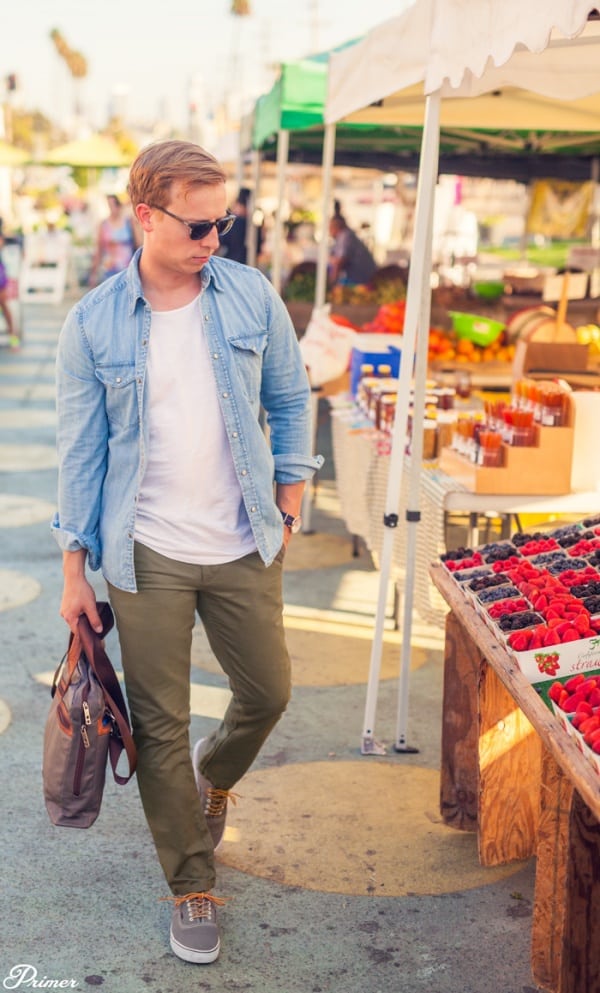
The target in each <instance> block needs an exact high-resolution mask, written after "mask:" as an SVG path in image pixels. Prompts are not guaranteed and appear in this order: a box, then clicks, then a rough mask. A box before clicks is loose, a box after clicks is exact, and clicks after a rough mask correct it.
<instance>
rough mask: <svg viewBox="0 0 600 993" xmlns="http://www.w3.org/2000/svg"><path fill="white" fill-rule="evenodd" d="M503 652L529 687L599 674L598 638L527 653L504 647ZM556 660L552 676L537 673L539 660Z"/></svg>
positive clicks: (536, 649)
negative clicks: (511, 659) (515, 664)
mask: <svg viewBox="0 0 600 993" xmlns="http://www.w3.org/2000/svg"><path fill="white" fill-rule="evenodd" d="M506 650H507V651H508V652H510V654H511V655H512V657H513V658H514V659H515V661H516V663H517V665H518V666H519V669H520V670H521V672H522V673H523V675H524V676H525V678H526V679H528V680H529V682H530V683H534V684H543V683H547V682H548V681H550V682H551V683H553V682H554V681H555V680H557V679H563V678H564V677H567V676H574V675H575V674H576V673H578V672H582V673H584V675H586V676H588V675H591V674H592V673H595V672H597V671H598V670H600V635H598V636H597V637H595V638H582V639H581V640H580V641H568V642H567V643H566V644H564V645H551V646H550V647H549V648H534V649H532V650H531V651H528V652H515V651H513V649H512V648H511V647H510V645H509V644H508V643H506ZM550 655H552V656H554V657H556V656H558V660H557V669H556V672H555V673H554V674H553V675H549V674H548V673H544V672H543V671H542V670H541V669H540V665H541V664H542V663H543V660H544V659H545V658H546V657H548V656H550Z"/></svg>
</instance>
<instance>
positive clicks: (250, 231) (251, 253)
mask: <svg viewBox="0 0 600 993" xmlns="http://www.w3.org/2000/svg"><path fill="white" fill-rule="evenodd" d="M260 166H261V156H260V149H258V148H255V149H253V151H252V187H251V191H250V202H249V204H248V208H247V213H246V260H247V262H248V265H251V266H256V236H257V227H256V225H255V223H254V214H255V211H256V207H257V204H258V191H259V186H260Z"/></svg>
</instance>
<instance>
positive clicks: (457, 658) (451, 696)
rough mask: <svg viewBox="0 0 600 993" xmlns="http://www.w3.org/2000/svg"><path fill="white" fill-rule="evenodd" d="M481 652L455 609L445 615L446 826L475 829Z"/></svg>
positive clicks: (443, 779) (443, 791)
mask: <svg viewBox="0 0 600 993" xmlns="http://www.w3.org/2000/svg"><path fill="white" fill-rule="evenodd" d="M479 666H480V654H479V652H478V650H477V648H476V647H475V645H474V644H473V642H472V641H471V639H470V638H469V637H468V635H467V634H466V632H465V631H464V629H463V627H462V625H461V624H460V622H459V621H458V619H457V617H456V615H455V614H454V613H452V611H451V612H450V613H449V614H448V616H447V617H446V642H445V650H444V700H443V706H442V760H441V765H442V767H441V782H440V810H441V814H442V817H443V819H444V821H445V822H446V824H449V825H450V826H451V827H455V828H459V829H461V830H463V831H476V830H477V794H478V792H479V768H478V759H477V737H478V732H477V683H478V678H479Z"/></svg>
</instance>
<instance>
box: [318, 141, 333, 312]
mask: <svg viewBox="0 0 600 993" xmlns="http://www.w3.org/2000/svg"><path fill="white" fill-rule="evenodd" d="M334 158H335V124H326V125H325V134H324V138H323V177H322V183H323V196H322V200H321V227H320V238H319V252H318V255H317V281H316V286H315V307H322V306H323V304H324V303H325V298H326V296H327V262H328V259H329V217H330V213H331V187H332V184H333V162H334Z"/></svg>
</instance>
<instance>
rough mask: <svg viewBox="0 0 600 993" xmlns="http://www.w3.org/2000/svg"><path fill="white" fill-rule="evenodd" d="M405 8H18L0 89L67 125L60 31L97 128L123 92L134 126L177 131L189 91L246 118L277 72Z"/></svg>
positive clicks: (165, 0) (328, 4)
mask: <svg viewBox="0 0 600 993" xmlns="http://www.w3.org/2000/svg"><path fill="white" fill-rule="evenodd" d="M408 2H409V0H367V2H365V0H250V4H251V9H252V15H251V16H250V17H245V18H236V17H232V15H231V14H230V6H231V2H230V0H160V2H159V0H16V2H14V3H12V4H10V14H9V15H5V17H4V18H3V24H2V29H1V31H0V80H2V81H3V80H4V79H5V77H6V76H7V75H8V74H9V73H15V74H16V76H17V78H18V84H19V92H18V94H17V95H16V97H15V98H14V99H16V100H17V101H19V102H20V103H21V104H22V105H23V106H25V107H26V108H28V109H32V108H36V109H40V110H42V111H43V112H44V113H45V114H47V115H48V116H49V117H51V118H52V119H53V120H56V121H62V120H65V121H66V120H67V119H68V116H69V115H70V114H71V111H72V106H73V87H72V82H71V80H70V77H69V74H68V70H67V68H66V66H65V65H64V63H63V62H62V61H61V59H60V57H59V56H58V54H57V52H56V50H55V48H54V45H53V43H52V41H51V40H50V37H49V35H50V31H51V30H52V29H53V28H58V29H59V30H60V32H61V33H62V34H63V36H64V38H65V39H66V41H67V42H68V44H69V45H70V47H71V48H72V49H74V50H76V51H79V52H81V53H82V55H84V56H85V58H86V59H87V62H88V76H87V78H86V79H85V80H84V81H83V83H82V85H81V86H80V93H81V103H82V105H83V106H84V108H85V110H86V112H87V115H88V116H89V118H90V119H91V121H92V122H93V123H94V124H95V125H96V126H98V125H102V124H103V123H105V121H106V119H107V114H108V108H109V105H110V99H111V93H113V92H114V91H115V90H116V89H120V91H121V92H123V93H124V96H123V98H122V99H123V101H124V104H125V106H126V110H127V115H128V117H129V119H130V120H132V121H135V122H141V121H148V120H150V121H151V120H153V119H155V118H156V117H157V116H158V115H161V116H166V117H167V118H168V119H170V120H171V121H172V122H173V123H174V124H175V125H176V126H177V127H182V126H185V123H186V121H187V117H188V112H187V108H188V104H189V94H190V87H191V86H193V93H194V98H195V99H196V101H197V102H198V103H200V104H203V105H204V107H205V108H206V110H207V111H209V112H210V111H212V110H214V108H215V107H216V106H217V105H218V104H219V102H221V101H222V99H223V97H227V99H228V101H229V104H230V106H231V107H232V109H233V110H235V109H237V108H238V107H240V103H241V109H242V110H244V109H248V108H249V106H251V104H252V102H253V99H255V98H256V97H257V96H259V95H260V93H262V92H266V91H267V90H268V89H269V88H270V86H271V84H272V82H273V80H274V78H275V66H276V65H277V63H279V62H281V61H286V60H293V59H297V58H302V57H303V56H305V55H307V54H310V53H311V52H315V51H323V50H325V49H328V48H331V47H332V46H334V45H337V44H340V43H343V42H345V41H347V40H349V39H350V38H353V37H356V36H358V35H360V34H362V33H364V32H365V31H367V30H368V29H369V28H370V27H372V26H374V25H375V24H377V23H379V22H380V21H384V20H386V19H387V18H389V17H393V16H395V15H396V14H398V13H400V12H401V11H402V10H403V9H404V8H405V7H406V6H407V5H408ZM268 67H270V68H268ZM0 92H1V91H0ZM3 96H4V94H3Z"/></svg>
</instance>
